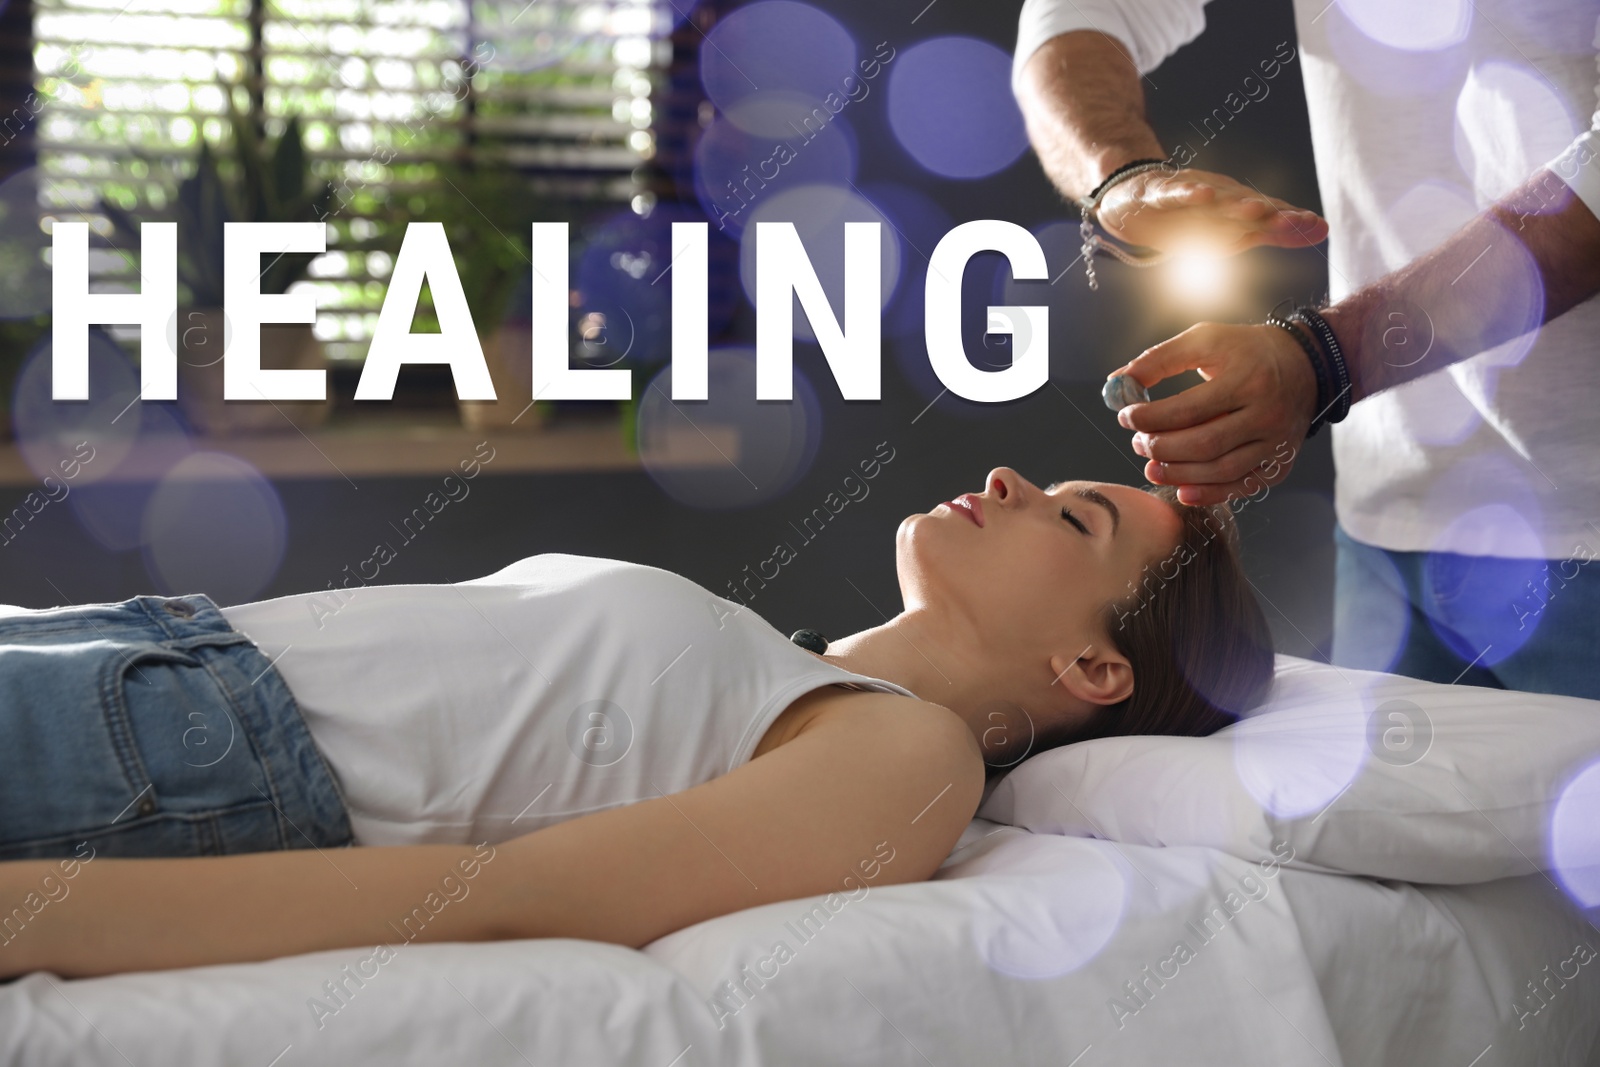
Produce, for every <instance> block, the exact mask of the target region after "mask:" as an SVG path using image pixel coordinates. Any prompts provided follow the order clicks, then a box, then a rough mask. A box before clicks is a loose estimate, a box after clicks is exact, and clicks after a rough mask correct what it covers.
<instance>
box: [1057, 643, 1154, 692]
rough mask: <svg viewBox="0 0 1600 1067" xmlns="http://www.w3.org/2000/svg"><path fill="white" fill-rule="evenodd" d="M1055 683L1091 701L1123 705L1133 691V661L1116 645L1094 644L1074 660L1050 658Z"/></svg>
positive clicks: (1061, 657)
mask: <svg viewBox="0 0 1600 1067" xmlns="http://www.w3.org/2000/svg"><path fill="white" fill-rule="evenodd" d="M1050 669H1051V670H1052V671H1053V672H1055V684H1057V685H1059V686H1062V687H1063V688H1065V689H1066V690H1067V692H1069V693H1071V694H1072V695H1073V696H1075V697H1077V698H1078V699H1079V700H1082V701H1084V702H1086V703H1089V704H1120V703H1121V702H1122V701H1124V700H1127V699H1128V696H1129V694H1131V693H1132V692H1133V664H1131V663H1129V662H1128V659H1127V657H1126V656H1124V655H1123V654H1122V653H1120V652H1118V651H1117V650H1116V647H1115V646H1113V645H1111V644H1109V643H1107V644H1105V645H1103V646H1102V645H1090V646H1089V647H1088V648H1086V649H1084V651H1083V652H1082V653H1081V654H1080V655H1079V656H1078V657H1077V659H1071V658H1069V657H1067V656H1063V655H1061V654H1060V653H1057V654H1056V655H1054V656H1051V657H1050Z"/></svg>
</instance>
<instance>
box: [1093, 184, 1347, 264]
mask: <svg viewBox="0 0 1600 1067" xmlns="http://www.w3.org/2000/svg"><path fill="white" fill-rule="evenodd" d="M1098 217H1099V221H1100V225H1101V227H1102V228H1103V229H1104V230H1105V231H1106V232H1107V233H1109V234H1110V235H1111V236H1113V237H1115V238H1117V239H1118V240H1119V241H1125V242H1127V243H1128V244H1133V245H1144V246H1146V247H1149V248H1156V249H1160V250H1161V251H1170V250H1173V249H1182V248H1186V247H1198V248H1203V249H1205V250H1207V251H1210V252H1213V253H1216V254H1220V255H1232V254H1233V253H1235V252H1243V251H1244V250H1245V249H1247V248H1254V247H1256V246H1257V245H1276V246H1278V247H1280V248H1303V247H1305V246H1307V245H1314V244H1319V243H1321V242H1322V241H1325V240H1327V237H1328V224H1327V222H1326V221H1325V220H1324V219H1323V218H1322V216H1320V215H1318V214H1317V213H1316V212H1314V211H1307V210H1305V209H1303V208H1298V207H1295V206H1294V205H1293V204H1290V203H1289V202H1287V201H1284V200H1279V199H1278V198H1277V197H1271V196H1266V195H1265V194H1263V193H1258V192H1257V191H1256V190H1254V189H1252V188H1251V187H1249V186H1248V185H1242V184H1240V183H1239V182H1236V181H1234V180H1233V179H1232V178H1230V177H1228V176H1227V175H1225V174H1216V173H1214V172H1212V171H1209V170H1179V171H1176V172H1168V171H1160V170H1148V171H1145V172H1143V173H1141V174H1135V175H1134V176H1133V177H1131V178H1128V179H1126V180H1124V181H1121V182H1118V183H1117V184H1116V185H1113V186H1112V187H1111V188H1110V189H1108V190H1106V194H1105V197H1104V198H1103V199H1102V200H1101V201H1100V209H1099V212H1098Z"/></svg>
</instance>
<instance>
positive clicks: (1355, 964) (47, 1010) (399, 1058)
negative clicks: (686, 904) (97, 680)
mask: <svg viewBox="0 0 1600 1067" xmlns="http://www.w3.org/2000/svg"><path fill="white" fill-rule="evenodd" d="M963 840H964V844H963V845H962V846H960V847H958V848H957V849H956V851H955V852H953V853H952V854H951V857H950V859H949V860H948V861H947V862H946V864H945V866H944V867H943V868H942V869H941V870H940V872H939V874H938V875H937V877H936V878H935V879H934V880H933V881H930V882H925V883H920V884H913V885H901V886H884V887H880V888H876V889H872V890H871V891H870V892H869V893H868V895H867V896H865V897H863V898H861V899H859V900H856V901H854V902H851V903H847V904H846V905H845V906H843V907H842V908H841V909H840V910H839V912H838V913H836V914H831V915H829V914H828V913H827V911H826V909H822V911H821V914H822V915H823V916H826V918H819V917H818V915H817V913H816V912H814V911H813V910H812V909H813V907H814V906H815V907H820V904H821V901H822V899H824V898H821V897H818V898H814V899H811V900H804V901H802V900H795V901H784V902H781V903H777V904H771V905H767V906H764V907H760V908H752V909H750V910H748V911H743V912H738V913H735V914H733V915H727V916H723V917H721V918H718V919H713V920H711V921H709V922H705V923H701V924H698V925H696V926H693V927H689V928H686V929H684V930H680V931H677V932H676V933H673V934H671V935H669V936H667V937H664V938H662V939H660V940H659V941H657V942H655V943H653V944H652V945H650V946H648V947H647V948H646V950H645V951H643V952H636V951H633V950H630V949H624V948H620V947H617V946H612V945H605V944H600V943H595V942H585V941H574V940H544V941H515V942H500V943H491V944H479V945H410V946H407V947H405V948H403V949H401V950H400V952H399V955H398V956H397V958H395V959H394V960H393V961H392V962H390V963H388V964H386V965H383V966H382V967H381V968H380V969H379V970H378V972H377V973H376V975H374V976H373V977H370V978H368V979H366V980H365V981H364V982H361V984H359V985H358V984H357V982H356V981H354V980H351V979H350V978H349V977H348V976H347V974H356V976H357V979H359V974H358V973H357V972H358V968H357V965H358V964H359V963H360V961H361V960H362V959H363V958H365V957H368V956H370V954H371V953H370V950H360V949H354V950H349V951H338V952H320V953H314V954H310V955H305V956H296V957H288V958H284V959H280V960H274V961H271V962H268V963H257V964H238V965H229V966H219V967H206V968H197V969H194V970H186V971H171V972H162V973H150V974H130V975H119V976H115V977H110V978H95V979H83V980H78V981H63V980H61V979H59V978H56V977H54V976H51V975H46V974H34V975H30V976H28V977H27V978H25V979H23V980H22V981H20V982H17V983H15V984H13V985H11V986H8V987H5V988H4V989H0V1063H5V1064H18V1065H23V1064H26V1065H28V1067H45V1065H51V1064H62V1065H68V1064H71V1065H93V1064H106V1065H123V1067H125V1065H126V1064H129V1063H133V1064H141V1065H142V1064H161V1065H168V1064H186V1063H195V1064H240V1065H257V1067H268V1065H272V1067H288V1065H291V1064H328V1065H348V1064H365V1063H371V1064H386V1065H405V1064H418V1065H423V1064H428V1065H433V1064H439V1063H471V1064H508V1065H514V1064H529V1063H531V1064H538V1065H541V1067H542V1065H545V1064H552V1065H567V1064H616V1065H619V1067H624V1065H626V1067H690V1065H695V1064H698V1065H709V1064H738V1065H746V1064H748V1065H757V1064H766V1065H782V1067H788V1065H793V1064H812V1063H814V1064H840V1065H845V1064H860V1065H863V1067H868V1065H870V1067H886V1065H895V1064H905V1065H908V1067H927V1065H928V1064H930V1063H931V1064H936V1065H939V1067H947V1065H948V1067H956V1065H962V1064H985V1065H988V1064H1007V1065H1013V1064H1015V1065H1023V1064H1050V1065H1053V1067H1067V1065H1069V1064H1070V1065H1073V1067H1095V1065H1098V1064H1145V1063H1162V1062H1171V1063H1201V1062H1203V1063H1230V1064H1239V1065H1252V1064H1260V1065H1262V1067H1286V1065H1295V1064H1306V1065H1317V1067H1326V1065H1328V1064H1335V1065H1337V1064H1344V1063H1348V1064H1362V1065H1366V1064H1382V1063H1393V1064H1406V1065H1415V1067H1424V1065H1428V1064H1439V1065H1441V1067H1467V1065H1468V1064H1470V1063H1474V1062H1476V1063H1477V1064H1478V1067H1491V1065H1502V1064H1541V1065H1542V1064H1572V1065H1580V1064H1583V1063H1585V1061H1586V1057H1587V1055H1588V1053H1589V1050H1590V1049H1591V1047H1592V1046H1593V1045H1594V1044H1595V1038H1596V1033H1597V1030H1600V961H1595V962H1592V963H1589V964H1587V965H1582V966H1579V967H1578V970H1577V977H1576V978H1573V979H1571V980H1569V981H1566V982H1565V983H1564V988H1559V989H1555V992H1554V994H1553V995H1550V996H1548V998H1547V999H1546V1000H1545V1001H1544V1003H1543V1006H1542V1007H1539V1002H1537V1001H1535V1000H1533V999H1532V998H1531V997H1530V996H1529V994H1528V991H1527V986H1526V983H1528V982H1529V981H1534V980H1539V979H1543V978H1544V977H1545V975H1546V974H1547V972H1545V971H1544V968H1545V967H1547V966H1549V967H1550V968H1552V969H1553V970H1554V969H1558V968H1560V967H1561V965H1562V962H1563V961H1565V960H1570V959H1571V958H1572V955H1573V948H1574V946H1576V945H1578V944H1580V943H1584V942H1587V943H1588V944H1590V945H1592V946H1594V947H1595V948H1597V949H1600V934H1597V933H1596V931H1595V930H1594V929H1593V928H1592V927H1590V926H1588V925H1586V924H1585V923H1583V922H1582V921H1581V919H1580V918H1578V917H1575V916H1574V915H1573V913H1572V912H1571V909H1570V908H1568V907H1567V906H1566V905H1565V903H1564V898H1562V896H1561V895H1560V894H1559V893H1558V892H1557V891H1556V889H1555V888H1554V887H1553V886H1552V885H1551V884H1550V883H1549V882H1547V881H1546V880H1545V879H1544V878H1543V877H1541V876H1539V875H1534V876H1529V877H1523V878H1516V879H1506V880H1501V881H1496V882H1488V883H1482V884H1478V885H1470V886H1448V887H1434V888H1418V887H1415V886H1411V885H1408V884H1405V883H1383V882H1377V881H1371V880H1367V879H1363V878H1356V877H1349V876H1344V875H1331V874H1318V873H1312V872H1306V871H1299V870H1291V869H1276V870H1274V871H1273V872H1272V873H1271V874H1263V873H1262V870H1261V866H1260V865H1259V864H1254V863H1250V862H1248V861H1245V860H1241V859H1238V858H1236V857H1233V856H1230V855H1228V854H1227V853H1224V852H1220V851H1217V850H1213V849H1208V848H1184V847H1174V848H1151V847H1148V846H1139V845H1120V844H1116V843H1112V842H1106V841H1095V840H1087V839H1078V838H1071V837H1061V836H1054V835H1043V834H1039V835H1036V834H1031V833H1029V832H1027V831H1024V830H1020V829H1016V828H1014V827H1004V826H998V825H996V824H993V823H988V822H986V821H984V820H981V819H979V820H974V822H973V824H972V826H971V828H969V830H968V833H967V835H966V837H965V838H964V839H963ZM1230 893H1232V894H1234V895H1233V896H1232V897H1231V898H1230V896H1229V894H1230ZM197 903H198V902H197ZM208 906H222V904H221V902H214V903H213V904H211V905H208ZM808 915H809V916H810V919H809V925H807V916H808ZM801 934H804V935H806V936H805V937H804V938H802V936H800V935H801ZM779 942H784V943H786V944H787V945H788V948H789V951H788V952H787V953H782V952H778V953H775V952H774V948H775V946H776V945H777V944H778V943H779ZM1180 944H1182V945H1184V946H1186V947H1187V952H1184V951H1179V950H1178V946H1179V945H1180ZM780 957H781V961H780ZM763 961H765V962H763ZM346 967H350V968H351V971H349V972H345V971H344V970H343V969H344V968H346ZM745 968H748V970H749V975H754V977H753V978H751V977H749V976H748V975H747V974H745V973H744V970H743V969H745ZM1568 969H1569V971H1570V966H1569V968H1568ZM366 973H371V968H366ZM763 974H764V975H765V977H763ZM741 979H742V980H743V981H745V982H746V987H745V988H746V992H744V993H741V994H739V995H737V996H735V995H731V994H730V993H729V992H728V989H729V987H728V985H727V984H726V983H737V982H739V981H741ZM341 980H342V981H343V982H344V992H343V993H342V994H341V995H340V996H338V997H335V996H333V995H332V994H330V992H329V988H330V987H329V985H328V983H337V982H339V981H341ZM1551 988H1555V987H1554V986H1553V985H1552V986H1551ZM1135 991H1137V995H1136V992H1135ZM719 994H721V997H720V1003H721V1006H720V1007H719V1006H718V999H719ZM319 1005H320V1007H319ZM1535 1008H1538V1010H1537V1011H1534V1010H1533V1009H1535ZM1519 1022H1520V1024H1521V1026H1520V1028H1519ZM1491 1046H1492V1047H1491ZM1485 1050H1488V1051H1487V1054H1485ZM1479 1056H1483V1058H1482V1059H1481V1060H1475V1057H1479Z"/></svg>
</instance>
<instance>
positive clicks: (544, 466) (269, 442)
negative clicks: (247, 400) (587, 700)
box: [0, 412, 739, 487]
mask: <svg viewBox="0 0 1600 1067" xmlns="http://www.w3.org/2000/svg"><path fill="white" fill-rule="evenodd" d="M482 441H488V442H489V444H490V446H491V447H492V448H493V449H494V459H493V461H492V462H490V463H489V464H487V465H485V466H484V468H483V471H484V473H485V474H530V473H561V472H567V471H624V470H640V469H642V467H643V465H642V463H641V462H640V459H639V456H637V455H635V454H634V453H633V452H631V451H630V450H629V449H628V446H627V442H625V441H624V440H623V437H622V427H621V425H620V423H619V422H618V421H617V420H616V419H615V418H614V417H613V418H606V419H596V418H573V419H570V420H568V419H563V418H562V417H561V416H559V415H557V416H556V417H554V418H552V419H551V421H550V422H549V423H547V424H546V425H544V426H542V427H540V428H538V429H536V430H522V429H516V428H513V429H510V430H468V429H466V428H465V427H463V426H462V425H461V424H460V422H459V420H458V419H457V418H456V417H455V415H454V413H453V412H449V413H443V414H440V415H433V414H422V415H417V414H412V415H409V416H406V417H403V418H398V417H397V418H380V417H363V418H360V419H348V420H344V421H335V422H331V423H330V424H328V425H327V426H324V427H321V428H319V429H315V430H310V431H306V432H300V431H298V430H286V431H285V432H283V433H274V434H259V435H253V436H248V437H246V436H239V437H201V436H192V437H190V436H184V435H181V434H172V435H164V436H149V437H145V438H144V439H142V440H140V441H138V442H137V443H136V444H135V445H133V446H132V447H128V446H126V445H122V444H120V443H119V442H117V441H115V440H113V439H109V438H108V439H107V440H105V441H104V442H99V441H97V442H95V448H96V456H97V458H96V460H95V461H94V462H92V463H90V464H87V465H85V466H84V468H83V470H82V474H81V475H80V477H79V478H78V479H77V484H84V483H87V482H100V481H106V482H149V481H155V480H158V479H160V478H161V477H162V476H163V475H165V474H166V473H167V472H168V470H170V469H171V468H172V466H173V464H175V463H177V462H178V461H179V460H180V459H182V458H183V457H184V456H185V455H187V454H189V453H192V452H198V451H204V452H221V453H224V454H227V455H232V456H237V457H238V458H240V459H242V460H244V461H245V462H247V463H249V464H250V465H251V466H253V467H255V468H256V469H257V470H259V471H260V472H261V473H262V474H264V475H266V476H267V477H268V478H270V479H273V480H284V479H296V478H315V479H321V478H333V479H340V478H344V479H356V478H359V477H361V476H368V477H372V476H377V477H403V476H407V475H421V474H445V473H448V472H451V471H454V470H456V469H457V465H458V464H459V463H460V462H461V461H462V460H468V459H472V458H473V456H474V453H475V450H476V449H477V447H478V444H479V442H482ZM119 453H121V454H120V455H119ZM69 454H70V449H67V450H65V451H63V452H62V455H63V456H66V455H69ZM650 455H651V466H653V467H662V466H667V467H680V468H681V467H688V468H697V467H706V468H715V467H726V466H728V465H729V464H730V463H737V462H738V456H739V447H738V435H737V433H736V432H734V431H733V430H732V429H731V428H730V427H726V426H706V427H704V433H701V432H700V431H698V430H696V429H693V428H684V429H683V430H682V431H681V432H674V433H671V434H668V435H666V436H665V438H663V439H661V440H659V441H655V442H653V447H652V449H651V453H650ZM33 458H34V459H35V461H36V462H38V463H39V464H40V469H41V470H43V471H45V472H48V471H49V469H50V466H51V464H52V463H53V460H52V459H51V458H50V457H48V456H42V455H38V454H35V455H34V457H33ZM103 460H114V461H115V463H114V465H111V466H102V465H101V463H102V461H103ZM97 468H98V469H97ZM39 483H40V474H39V473H36V472H35V470H34V469H33V468H32V467H31V466H30V465H29V463H28V460H27V458H26V457H24V455H23V449H22V448H21V447H20V446H19V445H18V443H17V442H15V441H7V442H5V443H4V444H0V486H6V487H23V486H26V487H36V486H38V485H39Z"/></svg>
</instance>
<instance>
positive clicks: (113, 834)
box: [0, 640, 283, 859]
mask: <svg viewBox="0 0 1600 1067" xmlns="http://www.w3.org/2000/svg"><path fill="white" fill-rule="evenodd" d="M0 707H3V708H4V711H0V859H15V858H22V857H41V856H57V855H61V856H65V855H70V854H71V853H72V850H73V848H75V847H76V846H77V845H78V844H79V843H81V842H83V841H89V842H90V843H91V844H92V845H93V846H94V847H95V849H96V851H97V854H100V855H124V856H161V855H197V854H206V853H211V852H216V851H220V850H221V846H220V844H219V842H218V837H219V833H218V826H219V822H218V820H219V817H222V816H228V817H232V819H233V821H234V822H238V821H239V819H240V817H242V818H243V819H244V820H245V821H246V822H251V823H259V824H260V827H261V834H262V837H263V843H262V844H261V845H260V847H264V848H277V847H283V846H282V844H281V834H279V833H278V832H277V829H276V824H277V820H276V818H275V815H274V812H273V809H272V802H271V800H270V799H269V796H268V792H267V790H266V789H265V774H264V772H263V769H262V767H261V765H260V761H259V760H258V759H257V758H256V755H255V752H254V750H253V745H252V744H251V743H250V738H249V737H248V735H247V733H246V732H245V730H244V724H243V723H242V722H241V721H240V716H239V715H238V713H237V709H235V708H234V707H233V706H232V701H231V699H230V696H229V694H228V692H227V689H226V687H225V685H224V684H223V683H222V682H221V680H220V679H218V678H217V677H216V676H215V674H214V673H213V671H212V670H211V669H210V668H209V667H208V665H207V663H206V662H205V657H204V656H203V655H202V654H199V650H194V649H189V650H184V649H177V648H173V647H169V646H167V645H164V644H160V643H155V642H150V641H120V642H119V641H112V640H89V641H80V642H75V643H66V642H63V643H57V644H54V645H46V646H21V647H18V646H6V647H4V648H3V649H0Z"/></svg>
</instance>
